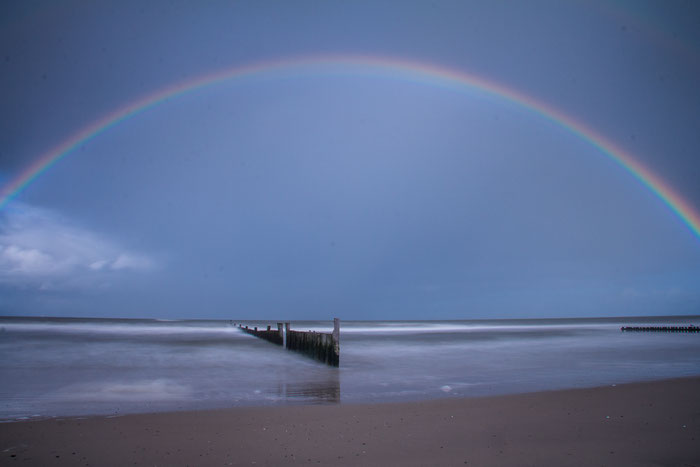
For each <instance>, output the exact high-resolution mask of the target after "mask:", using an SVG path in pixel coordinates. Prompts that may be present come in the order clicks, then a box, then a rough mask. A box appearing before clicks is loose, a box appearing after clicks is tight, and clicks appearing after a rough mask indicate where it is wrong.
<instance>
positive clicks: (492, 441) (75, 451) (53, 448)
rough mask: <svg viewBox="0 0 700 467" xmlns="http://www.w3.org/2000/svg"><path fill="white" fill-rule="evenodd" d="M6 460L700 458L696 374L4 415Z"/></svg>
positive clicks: (556, 461)
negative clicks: (10, 419)
mask: <svg viewBox="0 0 700 467" xmlns="http://www.w3.org/2000/svg"><path fill="white" fill-rule="evenodd" d="M0 440H1V441H0V443H1V444H2V445H1V449H0V451H1V453H2V454H1V457H0V459H1V461H0V464H2V465H15V464H21V465H105V466H107V465H109V466H112V465H113V466H125V465H261V466H274V465H287V464H290V465H348V466H350V465H402V466H434V465H475V466H485V465H519V466H528V465H531V466H542V465H552V466H566V465H571V466H574V465H576V466H579V465H586V466H589V465H590V466H593V465H595V466H625V465H630V466H631V465H635V466H700V377H695V378H684V379H674V380H667V381H656V382H644V383H633V384H624V385H616V386H607V387H599V388H590V389H573V390H564V391H550V392H539V393H529V394H518V395H510V396H499V397H485V398H454V399H441V400H431V401H423V402H412V403H398V404H373V405H372V404H363V405H351V404H340V405H326V406H285V407H257V408H235V409H226V410H216V411H197V412H171V413H155V414H137V415H125V416H120V417H114V418H105V417H88V418H73V419H51V420H41V421H28V422H14V423H4V424H1V425H0Z"/></svg>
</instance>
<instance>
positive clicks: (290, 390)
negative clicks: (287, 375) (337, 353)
mask: <svg viewBox="0 0 700 467" xmlns="http://www.w3.org/2000/svg"><path fill="white" fill-rule="evenodd" d="M329 370H330V371H328V372H326V373H325V374H324V375H314V378H313V379H309V380H306V381H298V380H297V381H280V382H279V383H278V386H277V395H278V396H279V397H280V398H282V399H285V400H287V401H289V402H304V403H312V404H337V403H340V376H339V372H338V371H337V370H336V369H329Z"/></svg>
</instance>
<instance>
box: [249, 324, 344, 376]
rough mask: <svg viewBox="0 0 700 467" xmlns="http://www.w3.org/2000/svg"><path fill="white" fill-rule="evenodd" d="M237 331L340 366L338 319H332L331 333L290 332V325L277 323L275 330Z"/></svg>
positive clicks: (269, 327)
mask: <svg viewBox="0 0 700 467" xmlns="http://www.w3.org/2000/svg"><path fill="white" fill-rule="evenodd" d="M238 329H240V330H241V331H243V332H245V333H246V334H251V335H253V336H255V337H259V338H260V339H265V340H266V341H268V342H272V343H273V344H277V345H281V346H283V347H284V348H286V349H287V350H293V351H295V352H300V353H303V354H305V355H307V356H309V357H311V358H313V359H315V360H318V361H319V362H322V363H325V364H327V365H330V366H339V365H340V319H338V318H334V319H333V332H332V333H324V332H314V331H292V330H291V323H289V322H285V323H277V329H276V330H273V329H272V326H267V329H261V330H258V328H257V327H254V328H252V329H250V328H249V327H248V326H243V325H242V324H239V325H238Z"/></svg>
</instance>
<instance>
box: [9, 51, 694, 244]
mask: <svg viewBox="0 0 700 467" xmlns="http://www.w3.org/2000/svg"><path fill="white" fill-rule="evenodd" d="M336 67H352V68H353V69H356V70H360V71H361V72H362V73H364V74H372V73H376V74H379V75H386V76H389V77H391V78H403V79H408V80H411V81H416V82H419V83H424V84H429V85H433V86H435V85H437V86H442V87H449V88H457V89H465V88H467V89H476V90H479V91H481V92H484V93H487V94H491V95H494V96H497V97H499V98H502V99H506V100H508V101H511V102H514V103H516V104H518V105H520V106H523V107H525V108H527V109H529V110H530V111H532V112H534V113H535V114H538V115H540V116H541V117H543V118H545V119H546V120H549V121H551V122H553V123H555V124H556V125H559V126H560V127H563V128H565V129H566V130H568V131H569V132H571V133H573V134H574V135H576V136H578V137H579V138H581V139H583V140H584V141H586V142H588V143H589V144H591V145H592V146H594V147H596V148H597V149H598V150H599V151H600V152H601V153H602V154H604V155H606V156H607V157H609V158H610V159H611V160H613V161H614V162H615V163H617V164H618V165H619V166H620V167H621V168H623V169H625V170H626V171H627V172H629V173H630V174H631V175H632V176H634V177H635V178H636V179H637V180H638V181H639V182H640V183H642V185H644V186H645V187H647V188H648V189H649V190H651V191H652V192H653V193H654V194H655V195H656V196H657V197H658V198H659V199H660V200H661V201H663V203H665V204H666V206H667V207H668V208H670V209H671V210H672V211H673V212H674V213H675V215H676V216H678V218H680V219H681V221H682V222H683V223H684V224H685V225H686V226H687V227H688V228H689V229H690V230H691V232H692V233H693V234H694V235H695V236H696V237H697V238H698V239H700V214H698V212H697V211H696V210H695V209H694V208H693V206H692V205H691V204H690V203H688V202H687V201H686V200H684V199H683V198H682V197H681V196H680V195H679V194H678V193H676V192H675V191H674V190H673V188H672V187H670V186H669V185H668V184H667V183H665V182H664V181H663V180H662V179H661V178H660V177H658V176H657V175H655V174H654V173H653V172H652V171H651V170H649V169H648V168H647V167H645V166H644V165H643V164H642V163H641V162H639V161H638V160H636V159H635V158H634V157H633V156H632V155H631V154H629V153H628V152H626V151H624V150H623V149H622V148H621V147H619V146H617V145H616V144H614V143H613V142H612V141H610V140H609V139H607V138H606V137H605V136H603V135H601V134H600V133H598V132H596V131H594V130H593V129H592V128H590V127H588V126H586V125H584V124H583V123H581V122H579V121H577V120H576V119H574V118H573V117H571V116H569V115H566V114H564V113H563V112H561V111H559V110H557V109H555V108H553V107H551V106H549V105H547V104H545V103H543V102H541V101H538V100H536V99H534V98H533V97H530V96H528V95H526V94H523V93H521V92H518V91H516V90H514V89H512V88H509V87H506V86H504V85H502V84H499V83H497V82H494V81H491V80H486V79H484V78H482V77H479V76H477V75H474V74H470V73H465V72H462V71H458V70H453V69H449V68H444V67H440V66H437V65H432V64H427V63H422V62H413V61H408V60H400V59H393V58H385V57H366V56H321V57H307V58H296V59H289V60H278V61H268V62H258V63H255V64H251V65H246V66H239V67H234V68H228V69H224V70H220V71H217V72H214V73H210V74H206V75H202V76H198V77H196V78H193V79H190V80H187V81H184V82H181V83H177V84H173V85H170V86H168V87H166V88H163V89H160V90H159V91H157V92H155V93H153V94H150V95H148V96H145V97H142V98H141V99H137V100H135V101H133V102H131V103H129V104H127V105H125V106H124V107H121V108H119V109H117V110H115V111H114V112H112V113H109V114H107V115H105V116H103V117H102V118H100V119H98V120H96V121H95V122H93V123H92V124H90V125H88V126H86V127H84V128H82V129H80V130H79V131H78V132H77V133H75V134H74V135H73V136H71V137H69V138H67V139H66V140H64V141H63V142H61V143H60V144H58V145H57V146H55V147H53V148H51V149H50V150H48V151H47V152H46V153H44V154H43V155H42V156H41V157H39V158H38V159H37V160H36V161H35V162H34V163H33V164H32V165H30V166H29V167H27V168H26V169H25V170H24V171H22V172H21V173H20V174H19V175H18V176H17V177H15V178H14V179H13V180H11V181H10V182H9V183H7V184H6V185H5V186H4V187H2V190H0V209H3V208H4V207H6V206H7V204H8V203H9V202H10V200H12V199H13V198H15V197H16V196H17V195H18V194H19V193H21V192H22V190H23V189H24V188H26V187H27V186H28V185H29V184H31V183H32V182H33V181H34V180H36V179H37V178H38V177H39V176H40V175H41V174H42V173H44V172H46V171H47V170H48V169H49V168H51V167H52V166H53V165H54V164H56V163H57V162H58V161H60V160H61V159H62V158H64V157H66V156H67V155H69V154H70V153H71V152H72V151H73V150H75V149H76V148H77V147H78V146H80V145H81V144H84V143H86V142H87V141H90V140H91V139H93V138H96V137H97V136H99V135H100V134H102V133H103V132H105V131H107V130H109V129H110V128H112V127H113V126H115V125H118V124H119V123H121V122H123V121H124V120H127V119H129V118H132V117H134V116H135V115H138V114H139V113H141V112H144V111H146V110H148V109H150V108H152V107H154V106H157V105H159V104H161V103H163V102H164V101H166V100H167V99H170V98H174V97H177V96H180V95H183V94H185V93H190V92H193V91H196V90H197V89H201V88H203V87H205V86H210V85H213V84H216V83H221V82H224V81H229V80H242V79H247V78H256V77H261V76H262V75H268V74H276V73H285V72H286V73H289V72H295V71H297V72H306V73H308V72H312V73H319V72H322V71H324V70H326V71H328V70H333V69H334V68H336Z"/></svg>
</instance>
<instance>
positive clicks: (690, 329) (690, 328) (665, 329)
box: [620, 324, 700, 332]
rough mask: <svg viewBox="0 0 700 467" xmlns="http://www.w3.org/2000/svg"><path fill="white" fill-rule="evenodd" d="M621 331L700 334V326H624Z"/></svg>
mask: <svg viewBox="0 0 700 467" xmlns="http://www.w3.org/2000/svg"><path fill="white" fill-rule="evenodd" d="M620 331H638V332H652V331H660V332H700V326H694V325H692V324H691V325H690V326H623V327H621V328H620Z"/></svg>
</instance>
